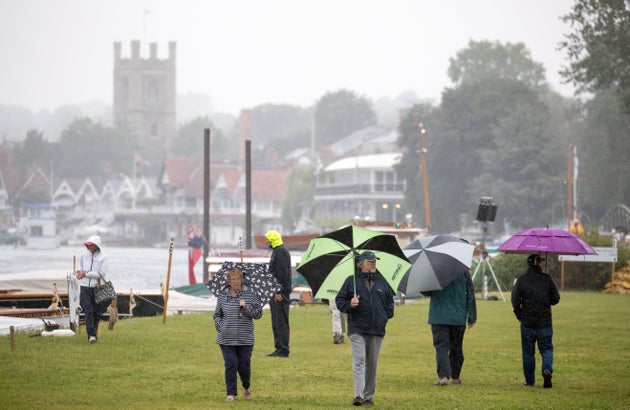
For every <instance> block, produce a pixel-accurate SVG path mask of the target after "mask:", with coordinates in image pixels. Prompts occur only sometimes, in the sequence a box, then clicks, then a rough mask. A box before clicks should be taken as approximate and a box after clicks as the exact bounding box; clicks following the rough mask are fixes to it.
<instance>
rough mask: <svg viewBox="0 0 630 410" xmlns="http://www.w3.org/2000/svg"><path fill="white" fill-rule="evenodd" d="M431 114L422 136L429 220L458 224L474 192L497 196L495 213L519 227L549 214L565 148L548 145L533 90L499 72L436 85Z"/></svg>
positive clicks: (474, 200)
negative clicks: (437, 101)
mask: <svg viewBox="0 0 630 410" xmlns="http://www.w3.org/2000/svg"><path fill="white" fill-rule="evenodd" d="M436 115H437V117H436V122H435V123H434V126H435V128H434V129H433V130H432V131H431V132H430V135H433V137H432V138H427V147H428V151H429V153H431V156H430V160H429V161H428V168H429V170H428V175H429V177H430V183H429V190H430V196H431V197H430V201H431V205H432V208H433V209H434V210H435V211H434V212H432V218H433V225H434V227H436V228H437V227H439V228H440V229H439V230H440V231H452V230H456V229H459V228H460V226H459V224H460V216H462V215H468V218H467V219H468V220H470V219H472V218H471V216H472V217H474V216H475V213H476V209H477V205H478V202H479V198H480V197H481V196H492V197H493V198H494V199H495V202H497V203H498V204H500V214H498V215H497V222H501V221H502V218H501V215H502V216H503V217H504V218H506V219H507V220H509V221H510V222H511V223H512V224H514V225H517V226H523V227H526V226H528V225H536V224H540V223H549V222H550V218H551V214H550V213H548V212H550V211H549V210H550V209H552V208H553V204H554V203H555V202H556V201H561V195H562V193H561V192H559V190H558V189H557V187H556V186H554V183H556V182H554V180H553V178H554V177H556V178H557V177H558V176H559V175H560V173H561V172H562V171H563V170H564V169H565V164H566V161H565V162H563V161H562V158H564V153H565V150H558V149H555V148H553V146H554V144H552V143H551V140H552V138H553V137H552V136H551V135H549V134H548V133H546V127H548V124H549V114H548V108H547V107H546V106H545V105H544V103H543V102H542V101H541V100H540V99H539V95H538V93H537V92H536V91H535V90H533V89H532V88H530V87H529V86H528V85H526V84H525V83H523V82H520V81H515V80H511V79H500V78H497V79H486V80H479V81H477V82H475V83H467V84H462V85H461V86H460V87H458V88H456V89H453V90H447V91H446V92H444V94H443V95H442V104H441V106H440V109H439V111H438V112H437V113H436Z"/></svg>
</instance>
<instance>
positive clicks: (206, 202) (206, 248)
mask: <svg viewBox="0 0 630 410" xmlns="http://www.w3.org/2000/svg"><path fill="white" fill-rule="evenodd" d="M210 136H211V135H210V129H208V128H206V129H205V130H204V132H203V236H204V237H205V238H206V241H205V243H204V244H203V283H208V280H209V274H208V254H209V253H210Z"/></svg>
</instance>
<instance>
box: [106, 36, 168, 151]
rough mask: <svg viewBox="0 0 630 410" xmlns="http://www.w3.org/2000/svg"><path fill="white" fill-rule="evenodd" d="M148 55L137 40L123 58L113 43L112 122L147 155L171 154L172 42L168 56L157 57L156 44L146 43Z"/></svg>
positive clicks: (116, 45)
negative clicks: (127, 54) (143, 52)
mask: <svg viewBox="0 0 630 410" xmlns="http://www.w3.org/2000/svg"><path fill="white" fill-rule="evenodd" d="M149 49H150V55H149V58H145V59H143V58H142V57H141V56H140V41H138V40H134V41H132V42H131V58H122V56H121V43H120V42H115V43H114V104H113V117H114V118H113V121H114V124H115V125H116V126H118V127H119V128H122V129H125V130H127V131H128V132H129V134H130V135H131V136H133V137H134V138H135V139H136V140H137V141H138V144H139V148H140V149H141V151H142V152H143V154H145V155H146V156H148V157H149V158H152V159H154V160H155V159H161V158H163V157H164V156H166V155H168V154H169V153H170V148H171V144H172V141H173V138H174V137H175V133H176V111H175V101H176V87H175V85H176V84H175V52H176V44H175V42H169V55H168V59H165V60H160V59H158V57H157V43H150V44H149Z"/></svg>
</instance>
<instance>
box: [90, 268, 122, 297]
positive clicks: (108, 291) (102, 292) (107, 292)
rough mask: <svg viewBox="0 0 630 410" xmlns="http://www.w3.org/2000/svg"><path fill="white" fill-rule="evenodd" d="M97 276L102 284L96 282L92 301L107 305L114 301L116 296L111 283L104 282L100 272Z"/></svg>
mask: <svg viewBox="0 0 630 410" xmlns="http://www.w3.org/2000/svg"><path fill="white" fill-rule="evenodd" d="M98 275H99V276H100V277H101V279H102V280H103V282H104V284H102V285H101V279H99V280H98V286H96V289H95V294H94V301H95V302H96V303H98V304H99V305H100V304H101V303H107V302H109V301H110V300H112V299H116V297H117V296H116V290H115V289H114V285H112V282H111V281H105V278H104V277H103V274H102V273H101V272H99V273H98Z"/></svg>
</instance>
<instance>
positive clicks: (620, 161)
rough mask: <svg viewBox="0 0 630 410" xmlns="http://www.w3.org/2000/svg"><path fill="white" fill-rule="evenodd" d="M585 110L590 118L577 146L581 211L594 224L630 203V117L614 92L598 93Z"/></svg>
mask: <svg viewBox="0 0 630 410" xmlns="http://www.w3.org/2000/svg"><path fill="white" fill-rule="evenodd" d="M585 108H586V110H585V112H586V113H587V115H586V118H585V120H584V123H583V127H582V129H581V130H580V131H579V142H578V143H577V144H576V147H577V154H578V158H579V174H578V192H579V195H580V197H579V199H580V201H579V202H578V207H579V209H581V210H582V211H584V212H585V213H586V214H587V215H589V217H590V218H591V220H592V222H593V223H594V222H596V221H597V220H598V219H600V218H601V217H602V216H604V214H605V213H606V211H607V210H608V209H609V208H610V207H611V206H613V205H615V204H628V203H630V184H628V179H629V178H630V161H628V154H627V152H628V130H630V116H629V115H627V114H624V113H623V111H622V110H623V107H622V105H621V102H620V101H619V99H618V98H617V97H616V95H615V92H614V91H612V90H611V91H606V92H601V93H598V94H597V95H595V97H594V98H593V99H592V100H591V101H589V102H588V103H587V104H586V106H585Z"/></svg>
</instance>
